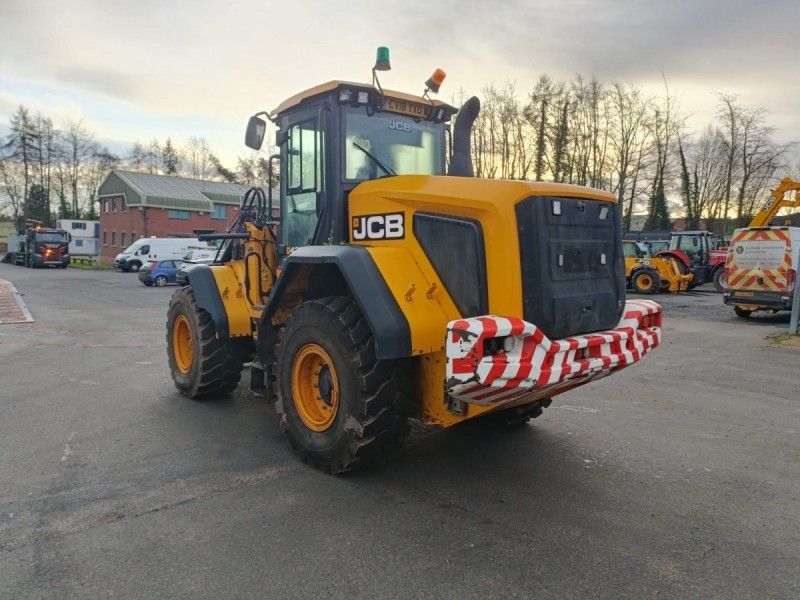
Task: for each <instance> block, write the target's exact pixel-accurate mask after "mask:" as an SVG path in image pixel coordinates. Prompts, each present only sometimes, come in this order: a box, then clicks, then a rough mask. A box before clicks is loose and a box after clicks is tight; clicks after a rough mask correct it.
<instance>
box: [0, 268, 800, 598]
mask: <svg viewBox="0 0 800 600" xmlns="http://www.w3.org/2000/svg"><path fill="white" fill-rule="evenodd" d="M0 278H2V279H6V280H10V281H12V282H13V284H14V285H15V286H16V289H17V290H18V291H19V292H20V293H21V294H23V295H24V300H25V302H26V304H27V306H28V309H29V310H30V312H31V313H32V315H33V318H34V319H35V322H34V323H22V324H3V325H0V598H9V599H12V598H13V599H21V598H110V597H124V598H173V597H187V598H188V597H191V598H267V597H273V598H285V597H323V596H324V597H403V598H407V597H451V598H472V597H475V598H479V597H480V598H483V597H487V596H488V597H526V598H530V597H534V596H535V597H544V598H572V597H581V598H622V597H626V598H627V597H630V598H797V597H800V569H798V564H799V563H798V557H800V506H799V505H798V494H799V493H800V487H799V486H798V484H799V483H800V461H798V458H800V452H799V451H800V444H799V443H798V439H799V434H800V411H799V410H798V407H799V406H800V377H799V376H798V374H799V373H800V351H798V349H795V348H788V347H780V346H778V345H775V344H774V343H772V342H770V341H769V340H767V339H766V336H767V335H769V334H774V333H779V332H782V331H785V330H786V328H787V324H788V313H787V314H785V315H779V316H762V315H758V316H754V317H753V318H752V319H750V320H749V321H745V320H742V319H739V318H737V317H735V316H734V314H733V310H732V309H731V308H729V307H726V306H723V304H722V300H721V298H720V296H719V295H718V294H715V293H713V292H712V291H711V288H710V286H704V289H707V290H708V291H698V292H693V293H691V294H688V295H686V294H684V295H660V296H658V297H656V298H655V299H656V300H657V301H659V302H660V303H662V305H663V306H664V314H665V319H664V341H663V344H662V346H661V347H660V348H658V349H657V350H655V351H654V352H653V353H652V354H650V355H648V356H647V357H646V358H645V359H644V360H643V361H642V362H641V364H638V365H635V366H632V367H630V368H629V369H626V370H624V371H622V372H620V373H617V374H615V375H613V376H611V377H609V378H606V379H604V380H601V381H598V382H596V383H594V384H590V385H588V386H585V387H582V388H580V389H578V390H576V391H574V392H570V393H567V394H565V395H562V396H559V397H557V398H556V399H555V401H554V402H553V404H552V405H551V407H550V408H549V409H547V410H545V412H544V414H543V415H542V417H540V418H539V419H536V420H535V421H533V422H532V424H530V425H526V426H523V427H520V428H516V429H512V430H503V429H498V428H491V427H489V426H486V425H481V424H479V423H467V424H465V425H464V426H462V427H457V428H454V429H452V430H447V431H420V432H417V433H416V434H414V435H413V436H412V437H411V439H410V440H409V442H408V444H407V446H406V448H405V450H404V451H403V453H402V455H401V456H400V457H399V458H398V459H396V460H394V461H393V462H391V463H389V464H387V465H385V466H383V467H381V468H377V469H372V470H369V471H366V472H360V473H354V474H349V475H346V476H339V477H332V476H328V475H324V474H322V473H319V472H317V471H314V470H312V469H310V468H308V467H306V466H305V465H303V464H302V463H301V462H299V461H298V460H297V459H296V458H295V456H294V455H293V453H292V452H291V450H290V448H289V444H288V443H287V441H286V440H285V439H284V437H283V435H282V433H281V431H280V429H279V426H278V423H277V419H276V417H275V414H274V410H273V408H272V407H271V406H269V405H267V404H266V402H265V401H264V400H263V399H261V398H257V397H254V396H252V395H251V394H250V393H249V392H248V391H247V389H246V385H244V386H241V387H240V389H239V390H237V392H236V393H235V394H234V395H233V396H232V397H231V398H228V399H218V400H208V401H202V402H197V401H190V400H186V399H184V398H182V397H181V396H179V395H178V393H177V392H176V390H175V388H174V386H173V384H172V381H171V379H170V377H169V372H168V368H167V359H166V352H165V346H166V342H165V328H164V323H165V320H166V307H167V303H168V300H169V297H170V295H171V294H172V292H173V290H174V288H146V287H144V286H143V285H142V284H141V283H140V282H139V281H138V278H137V277H136V275H134V274H124V273H117V272H109V271H82V270H75V269H68V270H66V271H64V270H54V269H38V270H31V269H25V268H21V267H15V266H10V265H0ZM246 382H247V377H245V378H244V383H245V384H246Z"/></svg>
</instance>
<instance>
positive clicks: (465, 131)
mask: <svg viewBox="0 0 800 600" xmlns="http://www.w3.org/2000/svg"><path fill="white" fill-rule="evenodd" d="M480 111H481V101H480V100H478V98H477V97H475V96H473V97H472V98H470V99H469V100H467V101H466V102H464V106H462V107H461V110H459V111H458V115H457V116H456V122H455V124H454V125H453V158H452V159H451V160H450V170H449V171H448V172H447V174H448V175H454V176H456V177H475V171H474V170H473V169H472V150H471V149H470V140H471V139H472V124H473V123H474V122H475V119H477V118H478V113H479V112H480Z"/></svg>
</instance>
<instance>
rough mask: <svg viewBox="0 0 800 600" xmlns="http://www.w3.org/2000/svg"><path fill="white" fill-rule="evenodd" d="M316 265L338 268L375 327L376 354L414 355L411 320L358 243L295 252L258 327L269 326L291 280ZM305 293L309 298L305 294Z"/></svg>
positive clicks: (286, 261)
mask: <svg viewBox="0 0 800 600" xmlns="http://www.w3.org/2000/svg"><path fill="white" fill-rule="evenodd" d="M315 265H332V266H335V267H336V269H338V271H339V274H341V277H342V279H343V280H344V282H345V283H346V285H347V287H348V288H349V290H350V293H351V294H352V295H353V298H354V299H355V301H356V303H357V304H358V306H359V308H360V309H361V312H362V313H363V314H364V318H365V319H366V320H367V323H368V324H369V326H370V329H371V330H372V334H373V336H374V338H375V353H376V355H377V358H379V359H383V360H389V359H394V358H402V357H406V356H410V355H411V330H410V327H409V324H408V321H407V319H406V317H405V315H404V314H403V312H402V311H401V310H400V307H399V306H398V304H397V301H396V300H395V298H394V296H393V295H392V293H391V291H390V290H389V287H388V286H387V284H386V282H385V280H384V278H383V276H382V274H381V272H380V271H379V270H378V267H377V266H376V265H375V262H374V261H373V259H372V257H371V256H370V254H369V252H368V251H367V249H366V248H363V247H359V246H306V247H304V248H298V249H297V250H295V251H294V252H292V253H291V254H290V255H289V256H288V257H287V258H286V260H285V262H284V263H283V270H282V272H281V275H280V277H279V278H278V281H277V283H276V284H275V287H274V288H273V290H272V293H271V294H270V297H269V300H268V302H267V305H266V306H265V307H264V312H263V313H262V315H261V319H260V321H259V331H264V327H265V326H267V327H269V326H270V322H271V319H272V317H273V315H274V314H275V312H276V311H277V310H278V308H279V307H280V306H281V302H282V300H283V298H284V294H285V293H286V291H287V289H288V288H289V287H290V286H291V285H292V283H293V282H294V281H296V280H297V279H298V278H299V277H300V276H302V275H303V272H304V271H307V270H308V269H309V268H313V267H314V266H315ZM323 295H325V294H323ZM328 295H331V292H329V293H328ZM303 297H304V299H305V300H308V299H310V298H309V297H308V296H307V295H305V294H304V295H303Z"/></svg>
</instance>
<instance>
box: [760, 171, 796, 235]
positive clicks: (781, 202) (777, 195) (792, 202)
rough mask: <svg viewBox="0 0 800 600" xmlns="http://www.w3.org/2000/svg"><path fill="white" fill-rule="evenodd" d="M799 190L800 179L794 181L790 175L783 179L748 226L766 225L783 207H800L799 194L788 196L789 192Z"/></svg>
mask: <svg viewBox="0 0 800 600" xmlns="http://www.w3.org/2000/svg"><path fill="white" fill-rule="evenodd" d="M798 190H800V181H794V180H793V179H790V178H789V177H786V178H784V179H783V180H781V182H780V183H779V184H778V187H776V188H775V189H774V190H772V194H771V195H770V197H769V200H767V201H766V202H765V203H764V206H763V207H762V208H761V210H760V211H759V212H758V214H756V216H755V217H753V220H752V221H750V225H748V227H766V226H768V225H769V224H770V223H771V222H772V219H774V218H775V215H777V214H778V212H780V210H781V209H782V208H798V207H800V198H798V197H797V194H795V196H794V198H791V199H789V198H786V193H787V192H792V191H793V192H797V191H798Z"/></svg>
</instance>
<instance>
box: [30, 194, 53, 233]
mask: <svg viewBox="0 0 800 600" xmlns="http://www.w3.org/2000/svg"><path fill="white" fill-rule="evenodd" d="M25 218H26V219H35V220H36V221H41V222H42V223H44V224H45V225H46V226H48V227H52V226H53V218H52V215H51V214H50V205H49V202H48V200H47V190H45V189H44V188H43V187H42V186H41V184H38V183H33V184H31V187H30V189H29V190H28V198H27V199H26V200H25Z"/></svg>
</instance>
